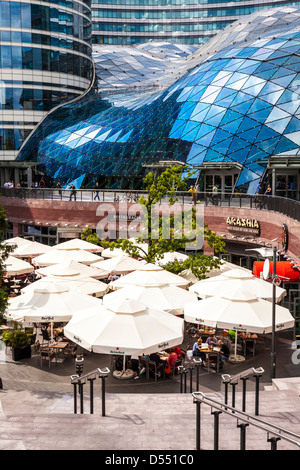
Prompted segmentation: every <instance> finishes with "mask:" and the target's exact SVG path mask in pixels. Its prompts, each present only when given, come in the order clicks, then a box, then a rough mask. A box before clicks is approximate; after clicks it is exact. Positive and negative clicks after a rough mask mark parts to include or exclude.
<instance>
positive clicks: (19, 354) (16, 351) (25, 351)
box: [11, 344, 31, 361]
mask: <svg viewBox="0 0 300 470" xmlns="http://www.w3.org/2000/svg"><path fill="white" fill-rule="evenodd" d="M11 349H12V359H13V361H20V360H21V359H27V358H29V357H31V347H30V344H28V345H27V346H24V347H22V348H11Z"/></svg>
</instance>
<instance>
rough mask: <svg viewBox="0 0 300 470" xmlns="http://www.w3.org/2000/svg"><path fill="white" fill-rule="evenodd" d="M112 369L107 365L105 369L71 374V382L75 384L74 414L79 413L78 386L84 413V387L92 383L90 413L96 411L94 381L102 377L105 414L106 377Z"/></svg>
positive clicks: (81, 407)
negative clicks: (82, 373)
mask: <svg viewBox="0 0 300 470" xmlns="http://www.w3.org/2000/svg"><path fill="white" fill-rule="evenodd" d="M109 373H110V370H109V369H108V368H107V367H105V368H104V369H95V370H93V371H91V372H88V373H87V374H84V375H79V374H80V370H79V374H75V375H71V384H72V385H73V386H74V414H76V413H77V386H78V392H79V397H80V413H81V414H83V412H84V410H83V387H84V385H85V384H86V383H87V382H89V383H90V414H93V413H94V381H95V380H96V379H97V378H101V381H102V416H105V379H106V378H107V377H108V374H109Z"/></svg>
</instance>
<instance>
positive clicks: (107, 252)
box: [101, 248, 129, 258]
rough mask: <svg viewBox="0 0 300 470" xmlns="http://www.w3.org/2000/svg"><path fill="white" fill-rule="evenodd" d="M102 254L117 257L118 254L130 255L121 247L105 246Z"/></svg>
mask: <svg viewBox="0 0 300 470" xmlns="http://www.w3.org/2000/svg"><path fill="white" fill-rule="evenodd" d="M101 256H102V257H103V258H115V257H116V256H129V255H127V253H125V251H123V250H121V248H112V249H111V248H105V249H104V250H103V251H102V253H101Z"/></svg>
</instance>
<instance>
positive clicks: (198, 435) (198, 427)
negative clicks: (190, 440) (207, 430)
mask: <svg viewBox="0 0 300 470" xmlns="http://www.w3.org/2000/svg"><path fill="white" fill-rule="evenodd" d="M194 403H196V450H200V443H201V408H200V406H201V403H200V401H198V400H195V401H194Z"/></svg>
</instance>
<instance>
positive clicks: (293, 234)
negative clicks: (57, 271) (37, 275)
mask: <svg viewBox="0 0 300 470" xmlns="http://www.w3.org/2000/svg"><path fill="white" fill-rule="evenodd" d="M0 203H1V204H2V205H3V207H4V209H5V210H6V213H7V217H8V220H9V221H10V222H12V223H13V224H14V235H17V234H19V233H20V225H18V224H22V223H23V220H26V223H29V222H30V221H33V222H32V223H33V224H34V225H37V224H38V222H42V224H41V225H46V222H49V223H50V225H51V226H55V224H56V223H59V225H60V226H61V227H64V226H65V224H69V227H75V225H78V227H79V228H85V226H86V225H89V226H90V227H91V228H96V227H97V223H98V222H99V221H100V220H101V219H102V218H103V217H104V216H103V215H99V212H98V215H97V208H98V210H99V209H101V207H103V205H102V203H98V202H79V201H77V202H75V201H49V200H44V201H43V200H34V199H16V198H4V197H2V198H0ZM109 204H110V205H111V204H113V203H109ZM126 206H127V205H126V204H122V203H121V204H120V205H119V203H116V204H114V207H115V208H116V209H117V208H118V207H120V211H121V212H122V211H123V213H125V212H126ZM128 206H130V205H128ZM104 207H106V208H107V207H109V206H104ZM229 216H230V217H240V218H248V219H257V220H258V222H259V224H260V235H259V236H253V238H254V239H257V240H264V241H266V242H270V241H271V240H273V239H274V238H278V248H281V246H282V245H281V233H282V225H283V224H284V223H285V224H287V226H288V230H289V247H288V253H289V254H291V255H292V257H293V258H294V259H295V258H296V259H298V260H299V264H300V223H299V222H296V221H295V220H293V219H291V218H289V217H287V216H285V215H283V214H279V213H276V212H272V211H265V210H255V209H247V208H241V209H240V208H233V207H229V208H227V207H215V206H207V207H204V222H205V223H206V224H207V225H208V226H209V228H210V229H211V230H213V231H215V232H217V234H219V235H223V234H226V235H227V238H228V239H231V237H232V233H231V232H229V231H228V230H227V225H226V219H227V217H229ZM120 225H123V226H124V225H125V223H124V222H122V223H120ZM117 228H118V224H117ZM241 236H242V235H241ZM240 239H241V238H240ZM247 243H248V244H249V243H251V242H250V241H249V240H248V241H247Z"/></svg>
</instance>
